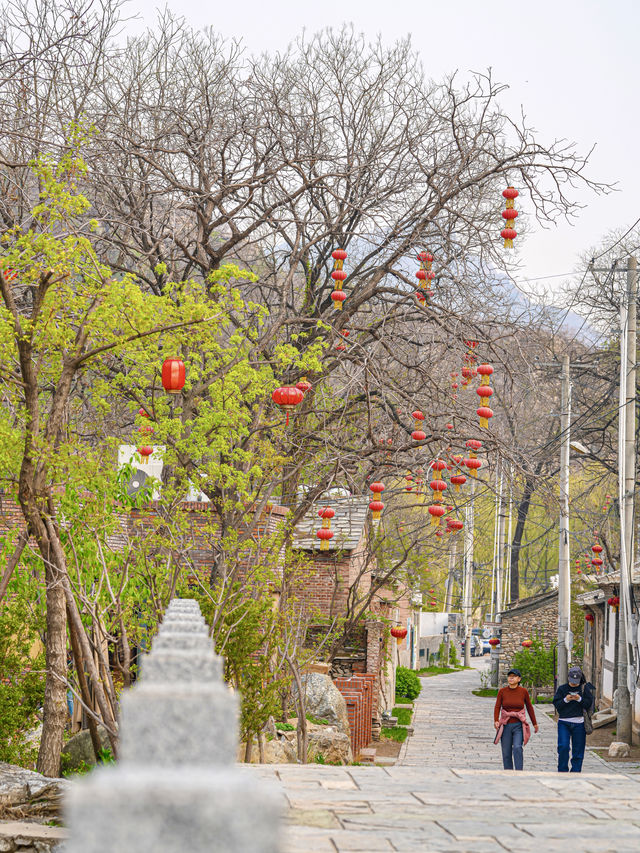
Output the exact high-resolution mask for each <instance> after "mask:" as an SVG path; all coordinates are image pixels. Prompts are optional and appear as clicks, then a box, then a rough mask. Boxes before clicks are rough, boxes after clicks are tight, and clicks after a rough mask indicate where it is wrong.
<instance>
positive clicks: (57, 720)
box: [36, 546, 68, 776]
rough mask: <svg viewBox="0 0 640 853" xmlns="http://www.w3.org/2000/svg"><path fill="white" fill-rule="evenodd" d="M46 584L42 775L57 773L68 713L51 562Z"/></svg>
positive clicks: (60, 602) (60, 614) (57, 580)
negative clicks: (45, 668) (45, 669)
mask: <svg viewBox="0 0 640 853" xmlns="http://www.w3.org/2000/svg"><path fill="white" fill-rule="evenodd" d="M41 552H42V546H41ZM49 552H50V549H49ZM43 556H44V554H43ZM45 583H46V604H47V614H46V626H47V627H46V666H47V675H46V682H45V689H44V715H43V721H42V739H41V741H40V750H39V752H38V761H37V764H36V769H37V771H38V773H42V775H43V776H59V775H60V755H61V753H62V736H63V734H64V729H65V725H66V722H67V716H68V713H67V618H66V617H67V611H66V605H65V594H64V587H63V585H62V578H61V571H60V568H59V567H58V566H56V565H55V564H54V563H52V562H50V561H47V562H45Z"/></svg>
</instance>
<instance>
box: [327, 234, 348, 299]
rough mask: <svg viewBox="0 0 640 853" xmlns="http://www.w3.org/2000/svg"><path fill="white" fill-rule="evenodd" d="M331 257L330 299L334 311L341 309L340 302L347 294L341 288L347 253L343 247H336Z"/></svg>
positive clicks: (343, 280) (344, 279) (344, 275)
mask: <svg viewBox="0 0 640 853" xmlns="http://www.w3.org/2000/svg"><path fill="white" fill-rule="evenodd" d="M331 257H332V258H333V272H332V273H331V278H332V279H333V293H332V294H331V299H332V300H333V307H334V308H335V309H336V311H342V303H343V302H344V301H345V299H346V298H347V294H346V293H345V292H344V290H343V289H342V285H343V284H344V282H345V281H346V279H347V274H346V272H345V271H344V269H343V266H344V262H345V260H346V258H347V253H346V252H345V250H344V249H336V250H335V252H332V253H331Z"/></svg>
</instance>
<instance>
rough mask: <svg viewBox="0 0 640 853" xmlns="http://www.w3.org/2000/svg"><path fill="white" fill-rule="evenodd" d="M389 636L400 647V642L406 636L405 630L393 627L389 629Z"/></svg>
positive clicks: (396, 626)
mask: <svg viewBox="0 0 640 853" xmlns="http://www.w3.org/2000/svg"><path fill="white" fill-rule="evenodd" d="M391 636H392V637H394V638H395V640H396V642H397V643H398V645H399V646H400V645H402V641H403V640H404V638H405V637H406V636H407V629H406V628H400V627H399V626H398V625H394V626H393V628H392V629H391Z"/></svg>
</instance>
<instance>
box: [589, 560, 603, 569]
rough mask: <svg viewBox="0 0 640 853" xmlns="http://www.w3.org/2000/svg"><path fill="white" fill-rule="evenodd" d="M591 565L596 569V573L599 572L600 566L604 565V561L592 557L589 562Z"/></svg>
mask: <svg viewBox="0 0 640 853" xmlns="http://www.w3.org/2000/svg"><path fill="white" fill-rule="evenodd" d="M591 565H592V566H595V567H596V571H599V569H600V566H602V565H604V561H603V560H601V559H600V557H594V558H593V560H591Z"/></svg>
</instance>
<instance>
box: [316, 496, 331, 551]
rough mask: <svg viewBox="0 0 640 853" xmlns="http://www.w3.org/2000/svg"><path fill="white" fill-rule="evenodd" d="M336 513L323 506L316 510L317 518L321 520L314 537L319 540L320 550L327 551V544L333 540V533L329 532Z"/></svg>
mask: <svg viewBox="0 0 640 853" xmlns="http://www.w3.org/2000/svg"><path fill="white" fill-rule="evenodd" d="M335 514H336V511H335V509H333V507H330V506H324V507H322V508H321V509H319V510H318V516H319V518H321V519H322V527H321V528H320V529H319V530H318V531H317V532H316V536H317V537H318V539H319V540H320V550H321V551H327V550H328V549H329V542H330V541H331V539H333V531H332V530H331V519H332V518H333V517H334V516H335Z"/></svg>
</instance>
